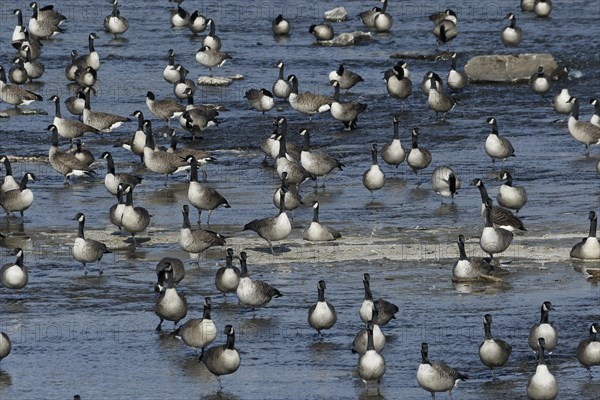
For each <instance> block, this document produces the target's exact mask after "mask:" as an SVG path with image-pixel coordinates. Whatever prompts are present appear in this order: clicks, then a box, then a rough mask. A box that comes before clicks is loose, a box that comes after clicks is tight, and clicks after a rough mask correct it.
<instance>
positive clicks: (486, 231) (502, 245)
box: [479, 198, 513, 259]
mask: <svg viewBox="0 0 600 400" xmlns="http://www.w3.org/2000/svg"><path fill="white" fill-rule="evenodd" d="M512 240H513V233H512V232H511V231H508V230H506V229H503V228H496V227H494V224H493V222H492V199H489V198H488V199H487V201H486V203H485V227H484V228H483V231H482V232H481V238H480V239H479V245H480V246H481V249H482V250H483V251H484V252H486V253H488V254H489V255H490V258H492V259H493V258H494V254H499V253H502V252H504V251H505V250H506V249H508V247H509V246H510V244H511V243H512Z"/></svg>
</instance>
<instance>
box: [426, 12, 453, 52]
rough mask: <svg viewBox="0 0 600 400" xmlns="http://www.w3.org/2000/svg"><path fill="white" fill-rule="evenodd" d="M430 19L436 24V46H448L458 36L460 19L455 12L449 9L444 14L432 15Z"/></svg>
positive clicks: (434, 33) (434, 32) (434, 30)
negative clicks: (444, 44)
mask: <svg viewBox="0 0 600 400" xmlns="http://www.w3.org/2000/svg"><path fill="white" fill-rule="evenodd" d="M429 19H430V20H431V21H432V22H433V23H434V24H435V28H434V29H433V35H434V36H435V38H436V46H439V44H440V43H446V44H447V43H448V42H450V41H451V40H452V39H454V38H455V37H456V36H458V31H457V29H456V24H457V22H458V19H457V16H456V13H455V12H454V11H453V10H451V9H447V10H445V11H444V12H440V13H435V14H432V15H431V16H430V17H429Z"/></svg>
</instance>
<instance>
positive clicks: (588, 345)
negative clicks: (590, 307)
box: [575, 322, 600, 379]
mask: <svg viewBox="0 0 600 400" xmlns="http://www.w3.org/2000/svg"><path fill="white" fill-rule="evenodd" d="M575 354H576V356H577V361H579V363H580V364H581V365H583V366H584V367H585V368H586V369H587V370H588V372H589V373H590V379H591V378H592V369H591V368H592V367H593V366H598V365H600V324H598V323H596V322H594V323H593V324H592V325H591V326H590V336H589V338H587V339H584V340H582V341H581V342H579V345H578V346H577V350H576V353H575Z"/></svg>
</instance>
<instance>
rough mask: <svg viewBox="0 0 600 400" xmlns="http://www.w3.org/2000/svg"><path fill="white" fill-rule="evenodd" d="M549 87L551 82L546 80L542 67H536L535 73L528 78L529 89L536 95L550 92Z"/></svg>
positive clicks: (546, 76) (548, 79)
mask: <svg viewBox="0 0 600 400" xmlns="http://www.w3.org/2000/svg"><path fill="white" fill-rule="evenodd" d="M551 85H552V82H551V81H550V78H548V75H546V74H545V73H544V67H543V66H541V65H540V66H539V67H538V69H537V72H535V73H534V74H533V75H531V77H530V78H529V87H530V88H531V90H533V91H534V92H535V93H538V94H542V95H543V94H546V93H547V92H548V91H549V90H550V87H551Z"/></svg>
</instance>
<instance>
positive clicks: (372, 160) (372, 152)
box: [371, 148, 377, 165]
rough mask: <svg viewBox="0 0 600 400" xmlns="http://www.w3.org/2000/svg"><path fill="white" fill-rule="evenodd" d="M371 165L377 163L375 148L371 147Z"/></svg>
mask: <svg viewBox="0 0 600 400" xmlns="http://www.w3.org/2000/svg"><path fill="white" fill-rule="evenodd" d="M371 165H377V149H375V148H372V149H371Z"/></svg>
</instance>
